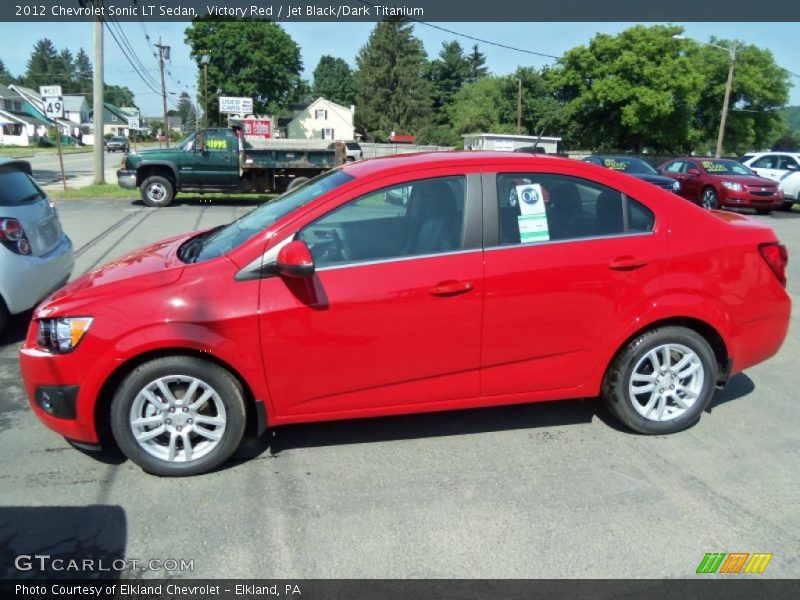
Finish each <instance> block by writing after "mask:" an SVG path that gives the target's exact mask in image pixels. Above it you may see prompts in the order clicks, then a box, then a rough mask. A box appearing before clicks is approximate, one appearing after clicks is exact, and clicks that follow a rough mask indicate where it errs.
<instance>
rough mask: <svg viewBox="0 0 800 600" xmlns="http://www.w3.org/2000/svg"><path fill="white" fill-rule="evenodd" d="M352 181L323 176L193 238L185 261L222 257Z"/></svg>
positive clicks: (348, 177) (342, 175)
mask: <svg viewBox="0 0 800 600" xmlns="http://www.w3.org/2000/svg"><path fill="white" fill-rule="evenodd" d="M352 180H353V176H352V175H348V174H347V173H345V172H344V171H340V170H338V169H337V170H333V171H328V172H327V173H323V174H322V175H319V176H318V177H315V178H314V179H311V180H310V181H309V182H308V183H306V184H305V185H301V186H300V187H298V188H295V189H294V190H292V191H291V192H287V193H285V194H283V195H282V196H280V197H279V198H276V199H275V200H273V201H271V202H268V203H266V204H262V205H261V206H259V207H258V208H256V209H255V210H253V211H251V212H249V213H247V214H246V215H244V216H243V217H242V218H240V219H237V220H236V221H234V222H233V223H231V224H229V225H226V226H225V227H223V228H221V229H217V230H213V231H212V232H211V235H207V234H206V235H207V237H204V236H200V237H199V238H193V239H192V240H190V241H189V242H187V243H186V244H185V245H184V248H183V249H182V251H181V259H182V260H184V261H185V262H201V261H204V260H209V259H211V258H217V257H218V256H222V255H223V254H225V253H227V252H230V251H231V250H233V249H234V248H238V247H239V246H241V245H242V244H244V243H245V242H246V241H247V240H249V239H250V238H252V237H253V236H254V235H256V234H257V233H259V232H261V231H264V229H266V228H267V227H269V226H270V225H272V224H273V223H275V221H277V220H278V219H282V218H283V217H285V216H286V215H288V214H289V213H290V212H292V211H294V210H297V209H298V208H300V207H301V206H303V205H304V204H307V203H308V202H311V201H312V200H314V199H316V198H319V197H320V196H322V195H323V194H325V193H327V192H329V191H331V190H332V189H334V188H337V187H339V186H340V185H343V184H345V183H347V182H348V181H352Z"/></svg>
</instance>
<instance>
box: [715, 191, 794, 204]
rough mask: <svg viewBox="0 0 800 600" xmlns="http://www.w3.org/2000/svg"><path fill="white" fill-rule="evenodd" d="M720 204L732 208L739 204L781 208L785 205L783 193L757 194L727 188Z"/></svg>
mask: <svg viewBox="0 0 800 600" xmlns="http://www.w3.org/2000/svg"><path fill="white" fill-rule="evenodd" d="M720 204H722V205H723V206H729V207H731V208H733V207H737V206H738V207H740V208H768V209H772V208H780V207H781V206H782V205H783V194H782V193H778V194H775V195H773V196H755V195H753V194H750V193H748V192H746V191H742V192H735V191H732V190H725V196H724V197H723V198H722V199H721V201H720Z"/></svg>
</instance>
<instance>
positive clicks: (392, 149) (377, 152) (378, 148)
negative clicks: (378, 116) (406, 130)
mask: <svg viewBox="0 0 800 600" xmlns="http://www.w3.org/2000/svg"><path fill="white" fill-rule="evenodd" d="M359 143H360V145H361V150H363V151H364V158H378V157H380V156H394V155H395V154H408V153H410V152H446V151H447V150H452V149H453V148H452V147H451V146H419V145H417V144H373V143H368V142H359Z"/></svg>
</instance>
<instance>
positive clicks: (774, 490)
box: [0, 200, 800, 578]
mask: <svg viewBox="0 0 800 600" xmlns="http://www.w3.org/2000/svg"><path fill="white" fill-rule="evenodd" d="M58 208H59V212H60V215H61V220H62V222H63V224H64V228H65V229H66V231H67V233H68V234H69V235H70V236H71V237H72V239H73V241H74V243H75V247H76V255H77V265H76V273H80V272H83V271H85V270H87V269H90V268H93V267H95V266H98V265H100V264H103V263H105V262H107V261H109V260H111V259H113V258H114V257H117V256H120V255H122V254H123V253H125V252H127V251H129V250H131V249H133V248H135V247H137V246H140V245H142V244H145V243H147V242H150V241H154V240H157V239H160V238H163V237H167V236H169V235H172V234H174V233H178V232H181V231H185V230H190V229H195V228H199V227H205V226H213V225H217V224H220V223H224V222H227V221H230V220H232V219H233V218H235V217H237V216H238V215H240V214H242V213H243V212H246V211H247V210H250V208H251V205H248V204H243V203H226V202H218V203H215V204H207V203H203V202H200V201H186V202H183V203H179V204H178V205H176V206H173V207H170V208H166V209H150V208H145V207H144V206H142V205H140V204H138V203H133V204H132V203H129V202H127V201H101V200H98V201H63V202H61V203H59V204H58ZM758 218H759V219H762V220H764V221H767V222H768V223H770V225H772V226H773V227H774V229H775V230H776V232H777V233H778V235H779V237H780V238H781V240H782V241H783V242H784V243H785V244H787V246H788V247H789V257H790V264H789V291H790V292H791V294H792V297H793V299H794V303H795V309H794V311H793V319H792V327H791V330H790V332H789V338H788V339H787V341H786V343H785V345H784V347H783V349H782V350H781V352H780V354H779V355H778V356H776V357H774V358H773V359H771V360H770V361H768V362H767V363H765V364H762V365H759V366H757V367H755V368H753V369H750V370H748V371H747V372H746V373H744V374H741V375H738V376H736V377H735V378H734V379H733V380H732V381H731V382H730V384H729V386H728V387H727V388H726V389H725V390H723V391H718V392H717V394H716V396H715V398H714V400H713V402H712V408H711V414H705V415H704V416H703V418H702V420H701V422H700V423H699V424H698V425H697V426H696V427H694V428H693V429H690V430H689V431H685V432H682V433H679V434H676V435H672V436H662V437H658V436H657V437H644V436H639V435H634V434H632V433H629V432H627V431H624V430H622V429H621V428H620V427H619V426H617V425H616V423H615V422H614V421H613V420H612V418H611V417H610V416H608V415H607V413H606V412H605V411H604V409H603V408H602V407H601V405H600V403H599V402H598V401H597V400H596V399H587V400H585V401H576V402H560V403H549V404H547V403H545V404H537V405H529V406H517V407H510V408H498V409H487V410H476V411H465V412H456V413H442V414H433V415H421V416H408V417H397V418H391V419H376V420H364V421H353V422H334V423H324V424H314V425H299V426H290V427H285V428H283V429H277V430H275V431H274V432H270V433H268V434H267V436H265V437H264V438H262V439H261V440H247V441H246V443H245V445H244V446H243V448H242V449H241V450H240V452H239V453H238V454H237V458H236V460H234V461H233V462H232V463H230V464H229V465H228V466H226V467H225V468H223V469H221V470H219V471H218V472H215V473H212V474H210V475H204V476H200V477H195V478H188V479H160V478H157V477H153V476H149V475H146V474H144V473H143V472H142V471H141V470H140V469H139V468H138V467H136V466H135V465H133V464H132V463H130V462H127V461H125V460H124V459H123V458H122V457H121V456H120V455H118V454H116V453H114V452H106V453H103V454H100V455H91V454H84V453H82V452H79V451H77V450H75V449H74V448H72V447H70V446H69V445H68V444H67V443H66V442H65V441H64V440H63V439H61V438H60V437H58V436H57V435H56V434H55V433H53V432H51V431H49V430H48V429H46V428H45V427H43V426H41V425H40V424H39V422H38V421H37V419H36V418H35V417H34V415H33V413H32V412H31V411H30V410H29V408H28V405H27V400H26V399H25V397H24V394H23V391H22V387H21V384H20V377H19V368H18V363H17V350H18V347H19V344H20V341H21V339H22V337H23V336H24V332H25V328H26V326H27V319H28V318H29V315H25V316H23V317H21V318H20V317H18V318H15V319H14V320H13V322H12V323H11V326H10V327H9V329H8V330H7V331H6V332H5V333H3V334H0V456H2V462H0V556H2V563H0V573H2V576H4V577H8V576H12V575H13V576H20V575H24V573H19V572H16V571H14V569H13V557H14V556H16V555H19V554H35V553H37V552H38V553H41V552H45V553H49V554H67V555H71V556H79V557H84V556H89V557H97V558H99V557H106V558H115V557H117V558H119V557H127V558H135V559H138V560H149V559H159V560H164V559H168V558H171V559H187V560H193V561H194V570H193V571H188V570H187V571H177V572H174V573H171V575H173V576H176V577H264V578H269V577H279V578H296V577H308V578H361V577H367V578H376V577H381V578H382V577H398V578H434V577H437V578H528V577H542V578H575V577H579V578H604V577H618V578H627V577H653V578H661V577H692V576H694V573H695V569H696V568H697V565H698V564H699V563H700V561H701V559H702V558H703V556H704V555H705V553H707V552H771V553H773V554H774V557H773V558H772V561H771V562H770V564H769V566H768V568H767V570H766V571H765V573H764V574H763V577H776V578H777V577H780V578H797V577H800V544H798V540H799V539H800V518H798V517H800V513H799V512H798V506H800V444H798V425H799V424H800V418H799V417H800V403H798V392H797V383H798V379H797V374H796V371H795V369H796V368H797V361H796V357H797V355H798V351H800V331H799V330H798V326H799V324H798V311H800V211H796V212H793V213H781V212H777V213H774V214H773V215H771V216H766V217H758ZM153 575H163V572H154V573H148V574H146V575H145V576H153Z"/></svg>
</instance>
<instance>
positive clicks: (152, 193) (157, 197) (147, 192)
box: [139, 175, 175, 208]
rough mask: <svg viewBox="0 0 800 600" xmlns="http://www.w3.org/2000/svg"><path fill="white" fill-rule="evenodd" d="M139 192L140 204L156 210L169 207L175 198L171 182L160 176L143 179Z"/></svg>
mask: <svg viewBox="0 0 800 600" xmlns="http://www.w3.org/2000/svg"><path fill="white" fill-rule="evenodd" d="M139 191H140V193H141V195H142V202H144V203H145V204H146V205H147V206H153V207H156V208H160V207H163V206H169V205H170V203H171V202H172V199H173V198H174V197H175V188H174V186H173V185H172V182H171V181H170V180H169V179H167V178H166V177H161V176H160V175H151V176H150V177H148V178H147V179H145V180H144V181H143V182H142V185H141V187H140V188H139Z"/></svg>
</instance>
